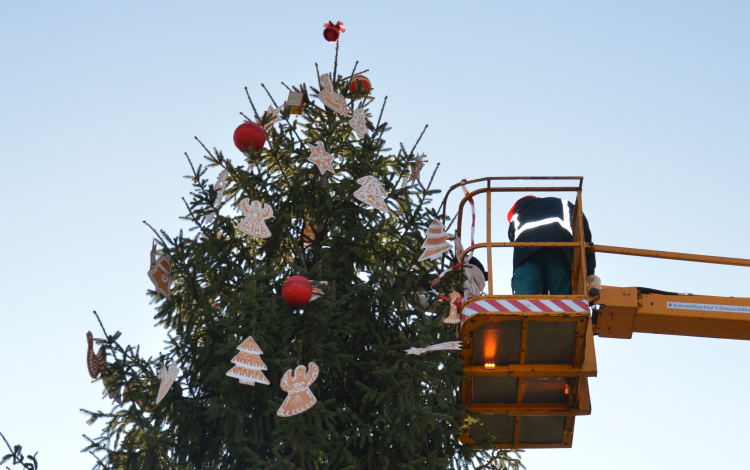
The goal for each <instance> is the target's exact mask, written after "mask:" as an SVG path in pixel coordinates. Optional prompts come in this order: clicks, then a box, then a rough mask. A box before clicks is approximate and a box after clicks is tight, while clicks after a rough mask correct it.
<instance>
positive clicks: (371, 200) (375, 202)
mask: <svg viewBox="0 0 750 470" xmlns="http://www.w3.org/2000/svg"><path fill="white" fill-rule="evenodd" d="M357 183H359V184H361V185H362V187H361V188H359V189H358V190H356V191H354V197H356V198H357V199H359V200H360V201H362V202H364V203H365V204H368V205H370V206H372V207H374V208H375V209H377V210H379V211H382V212H384V213H386V214H388V213H390V212H391V211H390V209H388V206H387V205H386V204H385V198H387V197H388V193H386V192H385V189H383V185H382V184H380V181H378V179H377V178H376V177H374V176H372V175H368V176H363V177H362V178H360V179H358V180H357Z"/></svg>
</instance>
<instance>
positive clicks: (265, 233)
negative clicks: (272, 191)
mask: <svg viewBox="0 0 750 470" xmlns="http://www.w3.org/2000/svg"><path fill="white" fill-rule="evenodd" d="M240 210H241V211H242V213H243V214H244V215H245V218H244V219H243V220H242V222H240V223H239V224H238V225H237V229H238V230H239V231H240V232H243V233H246V234H247V235H252V236H253V237H256V238H269V237H270V236H271V231H270V230H269V229H268V226H267V225H266V220H268V219H270V218H272V217H273V209H272V208H271V206H269V205H268V204H263V205H262V206H261V202H260V201H253V202H252V203H251V202H250V198H245V199H243V200H241V201H240Z"/></svg>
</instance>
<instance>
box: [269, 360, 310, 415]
mask: <svg viewBox="0 0 750 470" xmlns="http://www.w3.org/2000/svg"><path fill="white" fill-rule="evenodd" d="M319 370H320V369H318V365H317V364H316V363H314V362H311V363H310V364H308V370H307V371H305V366H297V368H296V369H294V373H292V369H289V370H288V371H286V372H285V373H284V376H283V377H282V378H281V384H280V385H281V389H282V390H283V391H285V392H287V393H288V394H289V395H287V396H286V399H285V400H284V403H282V404H281V406H280V407H279V409H278V411H276V415H278V416H281V417H282V418H288V417H290V416H294V415H298V414H300V413H304V412H305V411H307V410H309V409H310V408H312V407H313V405H315V403H317V402H318V399H317V398H315V395H313V393H312V392H311V391H310V385H312V383H313V382H315V380H316V379H317V378H318V372H319Z"/></svg>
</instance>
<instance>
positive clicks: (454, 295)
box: [443, 291, 463, 325]
mask: <svg viewBox="0 0 750 470" xmlns="http://www.w3.org/2000/svg"><path fill="white" fill-rule="evenodd" d="M456 299H463V298H462V297H461V294H459V293H458V292H456V291H452V292H451V312H450V314H449V315H448V318H445V319H443V323H447V324H449V325H454V324H456V323H461V318H460V317H459V316H458V302H460V301H461V300H459V301H458V302H456Z"/></svg>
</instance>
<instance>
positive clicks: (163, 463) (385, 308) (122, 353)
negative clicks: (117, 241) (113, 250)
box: [85, 44, 518, 470]
mask: <svg viewBox="0 0 750 470" xmlns="http://www.w3.org/2000/svg"><path fill="white" fill-rule="evenodd" d="M336 57H338V44H337V45H336ZM316 69H317V64H316ZM337 69H338V64H337V61H334V66H333V70H332V72H333V73H332V74H330V75H329V78H330V80H331V84H332V90H333V91H334V92H336V93H339V94H341V95H342V96H343V97H344V98H345V99H346V105H347V109H348V114H349V116H346V115H343V114H339V113H336V112H334V111H333V110H331V109H329V108H328V107H326V106H325V105H324V104H322V103H321V102H320V100H319V99H316V98H318V94H319V93H320V92H321V81H320V78H318V79H316V80H315V83H314V84H313V85H310V86H308V85H306V84H301V85H299V86H294V87H291V88H290V91H295V92H304V93H306V94H307V96H308V97H309V99H310V103H309V105H308V106H306V107H305V108H304V110H303V112H302V114H301V115H299V116H297V115H295V114H291V113H290V108H289V107H284V101H283V100H282V101H280V100H278V99H274V97H272V96H271V94H270V93H268V91H267V90H266V92H267V93H268V97H269V99H270V101H271V103H272V106H273V107H274V108H278V107H281V108H282V110H281V112H280V115H279V117H280V120H279V122H277V123H275V124H274V120H275V119H274V115H273V113H262V112H258V110H257V109H256V107H255V105H254V103H253V101H252V99H250V95H249V94H248V99H249V101H250V105H251V107H252V110H253V112H252V118H247V121H253V122H256V123H258V124H260V125H261V126H264V127H265V128H266V139H267V140H266V143H265V145H264V146H263V147H262V148H260V149H255V148H249V149H245V150H246V153H245V154H244V155H243V156H242V158H237V157H232V158H227V157H225V155H224V153H223V152H221V151H219V150H216V149H213V150H209V149H208V148H207V147H206V146H204V145H203V144H202V143H200V145H201V146H202V149H203V150H204V151H205V160H206V162H205V163H203V164H198V165H195V164H194V163H193V162H192V160H190V158H189V156H188V162H189V165H190V175H189V178H190V179H191V181H192V184H193V191H192V192H191V197H190V198H189V200H188V201H187V202H186V207H187V214H185V215H184V219H185V220H186V221H187V223H188V224H189V225H190V226H191V228H190V232H189V233H188V234H186V233H183V232H180V233H179V234H178V235H176V236H169V235H168V234H166V233H164V232H163V231H156V230H155V231H154V233H155V237H156V239H157V244H158V247H159V250H160V252H161V254H164V255H169V257H170V260H171V263H172V271H171V274H172V278H173V285H172V289H171V296H170V298H169V299H165V298H164V297H163V296H162V295H160V294H158V293H157V292H155V291H150V292H149V295H151V296H152V298H153V300H154V302H156V303H157V307H156V315H155V319H156V320H157V324H158V325H159V326H161V327H163V328H165V329H166V330H167V333H168V336H169V341H168V344H167V347H166V349H165V351H164V352H163V354H161V355H160V356H159V357H157V358H145V357H142V356H141V355H140V354H139V350H138V348H137V347H132V346H123V345H121V344H120V342H119V338H120V333H119V332H117V333H115V334H113V335H109V334H107V333H106V331H104V326H102V330H103V331H104V337H103V338H101V339H98V340H97V343H99V344H103V345H105V347H106V349H107V355H108V357H109V362H108V364H107V365H106V366H105V369H104V373H103V374H102V377H101V378H100V379H97V380H102V381H103V384H104V387H105V392H104V393H105V394H110V396H111V397H113V399H114V400H113V408H112V410H111V411H109V412H104V411H99V412H89V411H86V413H88V415H89V417H90V422H95V421H97V420H104V421H105V426H104V430H103V432H102V434H101V435H100V436H99V437H95V438H87V439H88V440H89V445H88V447H87V448H86V449H85V451H88V452H91V453H92V454H93V455H95V456H96V459H97V465H96V468H102V469H104V468H107V469H123V470H124V469H143V470H150V469H161V468H165V469H166V468H169V469H217V470H218V469H222V470H230V469H232V470H239V469H243V470H244V469H261V468H262V469H273V470H275V469H336V470H341V469H367V470H382V469H440V468H465V467H467V466H472V465H475V466H476V465H483V466H485V467H484V468H518V461H517V460H515V459H511V458H510V457H509V456H508V454H507V453H505V452H498V451H488V450H477V449H473V448H470V447H468V446H465V445H462V444H461V443H460V442H459V436H460V435H461V433H462V432H463V428H464V427H465V423H466V415H465V413H466V410H465V407H464V406H463V405H461V404H460V403H459V402H458V399H457V389H458V385H459V383H460V381H461V371H462V361H461V360H460V358H459V357H458V355H457V353H456V352H455V351H437V352H429V353H426V354H423V355H419V356H415V355H407V354H406V353H405V350H407V349H409V348H411V347H426V346H429V345H432V344H436V343H442V342H447V341H452V340H456V330H455V326H453V325H446V324H444V323H443V318H444V317H445V316H446V314H447V311H448V303H447V302H440V301H439V298H438V295H437V293H436V292H434V291H431V290H430V283H431V281H433V280H434V279H435V276H436V274H437V272H438V271H439V268H440V266H439V261H440V260H427V261H424V262H418V261H417V260H418V259H419V257H420V255H421V254H422V251H423V250H422V249H421V247H422V245H423V243H424V242H425V233H426V232H427V229H428V227H429V226H430V224H431V223H432V222H433V221H434V220H435V219H437V218H438V217H437V212H436V210H435V209H434V208H431V202H432V201H431V197H432V196H433V195H434V194H435V193H437V192H438V191H436V190H435V189H433V188H432V187H431V186H430V183H431V181H432V180H431V179H430V180H429V181H428V182H425V183H423V182H422V181H419V180H416V181H412V182H409V184H405V179H406V178H408V176H409V172H410V169H411V166H412V165H413V164H414V162H415V161H416V160H417V158H418V156H417V155H416V154H415V153H414V152H415V150H416V144H415V146H414V148H412V149H410V150H407V149H406V148H405V147H404V146H403V145H401V146H400V147H399V149H398V151H396V152H393V151H392V150H391V149H389V148H388V147H387V146H386V143H385V139H384V136H385V134H386V132H387V131H388V130H389V126H388V123H387V122H385V121H383V113H384V108H385V103H386V100H387V98H386V99H384V100H383V102H382V106H380V108H379V109H376V111H375V112H372V111H371V108H370V105H372V104H373V102H374V95H373V94H372V89H370V90H368V91H366V92H364V91H363V90H362V89H361V87H360V88H359V89H358V90H356V91H354V92H352V91H350V90H349V84H350V82H351V80H352V77H353V76H355V75H357V74H361V73H363V72H359V71H357V70H356V69H357V65H356V64H355V67H354V70H352V73H351V74H348V75H342V74H339V73H338V70H337ZM364 72H366V71H364ZM321 75H322V73H320V72H318V73H317V77H320V76H321ZM324 81H325V77H324ZM264 89H265V87H264ZM357 110H360V111H357ZM355 111H356V114H355ZM363 113H364V114H363ZM248 114H249V113H248ZM353 115H354V116H356V117H358V118H360V119H361V117H363V116H364V117H366V121H365V122H366V126H367V134H368V135H363V133H362V131H363V129H361V128H360V129H359V131H360V133H357V132H354V130H353V128H352V126H351V125H350V119H352V116H353ZM425 129H426V127H425ZM228 131H231V130H228ZM423 134H424V131H423ZM420 139H421V136H420ZM196 140H197V138H196ZM198 142H200V141H198ZM319 142H322V144H323V146H324V148H325V150H326V151H327V152H329V153H330V154H331V155H333V156H334V157H335V158H334V160H333V161H332V162H331V165H332V167H333V168H334V170H335V174H331V172H326V173H325V174H324V175H321V172H320V171H319V168H318V166H316V165H314V164H312V163H311V162H310V161H309V160H308V158H309V157H310V156H311V151H312V149H311V147H310V146H318V145H319V144H318V143H319ZM418 143H419V141H417V144H418ZM253 147H254V146H253ZM316 148H317V147H316ZM233 152H234V151H233ZM235 155H238V156H239V155H240V154H239V153H235ZM318 161H319V160H318ZM223 170H226V172H227V173H226V175H227V176H226V181H227V185H226V188H225V189H224V190H223V195H221V197H220V198H219V202H220V204H218V205H216V206H215V202H217V196H218V195H219V194H218V193H220V192H221V190H220V188H219V191H218V192H217V190H215V188H214V187H213V180H214V179H215V178H216V173H218V171H223ZM432 176H433V177H434V172H433V174H432ZM365 177H373V179H374V180H377V181H379V182H380V183H381V184H382V187H383V188H384V189H385V192H386V193H387V197H385V198H381V203H385V205H386V207H385V208H386V211H383V210H382V209H383V208H382V207H381V209H380V210H378V209H377V208H376V207H373V206H371V205H369V204H365V203H363V202H361V201H360V200H358V199H357V198H356V197H355V196H354V195H355V192H357V191H358V190H359V189H360V187H361V184H365V183H367V184H369V183H370V182H371V181H372V180H370V179H367V178H365ZM358 180H359V181H360V183H358ZM363 182H364V183H363ZM244 199H248V200H249V201H259V202H260V203H261V204H268V205H269V206H271V207H272V209H273V218H271V219H268V220H266V221H265V222H266V224H267V227H268V229H269V230H270V233H271V235H270V237H268V238H256V237H252V236H248V235H246V234H245V233H243V232H241V231H239V230H238V224H240V222H241V221H242V220H243V215H242V212H241V211H240V207H239V206H240V201H242V200H244ZM375 204H377V203H375ZM293 275H302V276H304V277H306V278H308V279H310V280H314V281H325V282H326V283H327V284H318V286H320V287H321V289H322V295H321V296H320V297H319V298H317V299H315V300H313V301H310V302H309V303H307V304H306V305H304V306H302V307H299V308H295V307H292V306H291V305H289V304H287V303H286V302H285V301H284V300H283V298H282V295H281V288H282V285H283V283H284V281H285V280H286V279H287V278H289V277H290V276H293ZM456 282H458V281H456ZM450 284H451V283H450V282H447V281H446V282H443V283H442V287H443V288H444V289H446V290H445V291H444V292H443V293H444V294H447V293H448V292H449V291H450V289H449V288H450V286H451V285H450ZM418 292H421V294H420V295H421V296H422V297H421V299H420V297H419V296H418V295H417V293H418ZM420 300H421V302H420ZM425 306H427V307H428V308H429V310H430V311H429V312H428V311H426V308H425ZM248 336H252V338H253V339H254V341H255V342H257V344H258V345H259V346H260V348H261V349H262V351H263V362H264V363H265V365H267V370H264V371H263V372H264V373H265V376H266V377H267V378H268V381H270V385H263V384H262V383H256V384H255V385H254V386H252V387H250V386H248V385H244V384H242V383H239V381H238V380H237V379H235V378H232V377H228V376H227V371H229V370H230V369H231V368H232V367H233V365H234V364H233V363H232V359H233V357H235V356H236V354H237V349H236V348H237V346H238V345H239V344H240V343H241V342H242V341H243V340H244V339H245V338H247V337H248ZM310 362H315V363H316V364H317V365H318V366H319V368H320V373H319V377H318V378H317V380H316V381H315V382H314V383H313V384H312V386H311V387H310V388H311V391H312V393H313V394H314V395H315V396H316V397H317V400H318V401H317V404H316V405H315V406H313V407H312V408H311V409H309V410H308V411H306V412H304V413H302V414H299V415H297V416H293V417H278V416H276V411H277V410H278V408H279V406H280V405H281V404H282V402H283V401H284V399H285V397H286V393H285V392H284V391H282V390H281V388H280V386H279V382H280V380H281V378H282V375H283V374H284V373H285V371H287V370H289V369H294V368H295V367H296V366H298V365H305V366H307V364H308V363H310ZM163 364H177V365H178V367H179V369H180V371H181V373H180V375H179V376H178V377H177V380H176V381H175V383H174V385H172V387H171V389H170V390H169V391H168V393H167V394H166V396H165V398H164V399H163V400H162V401H161V402H160V403H159V404H158V405H156V404H155V397H156V395H157V391H158V388H159V379H158V377H157V370H159V368H160V367H161V366H162V365H163ZM120 395H121V397H120Z"/></svg>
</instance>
